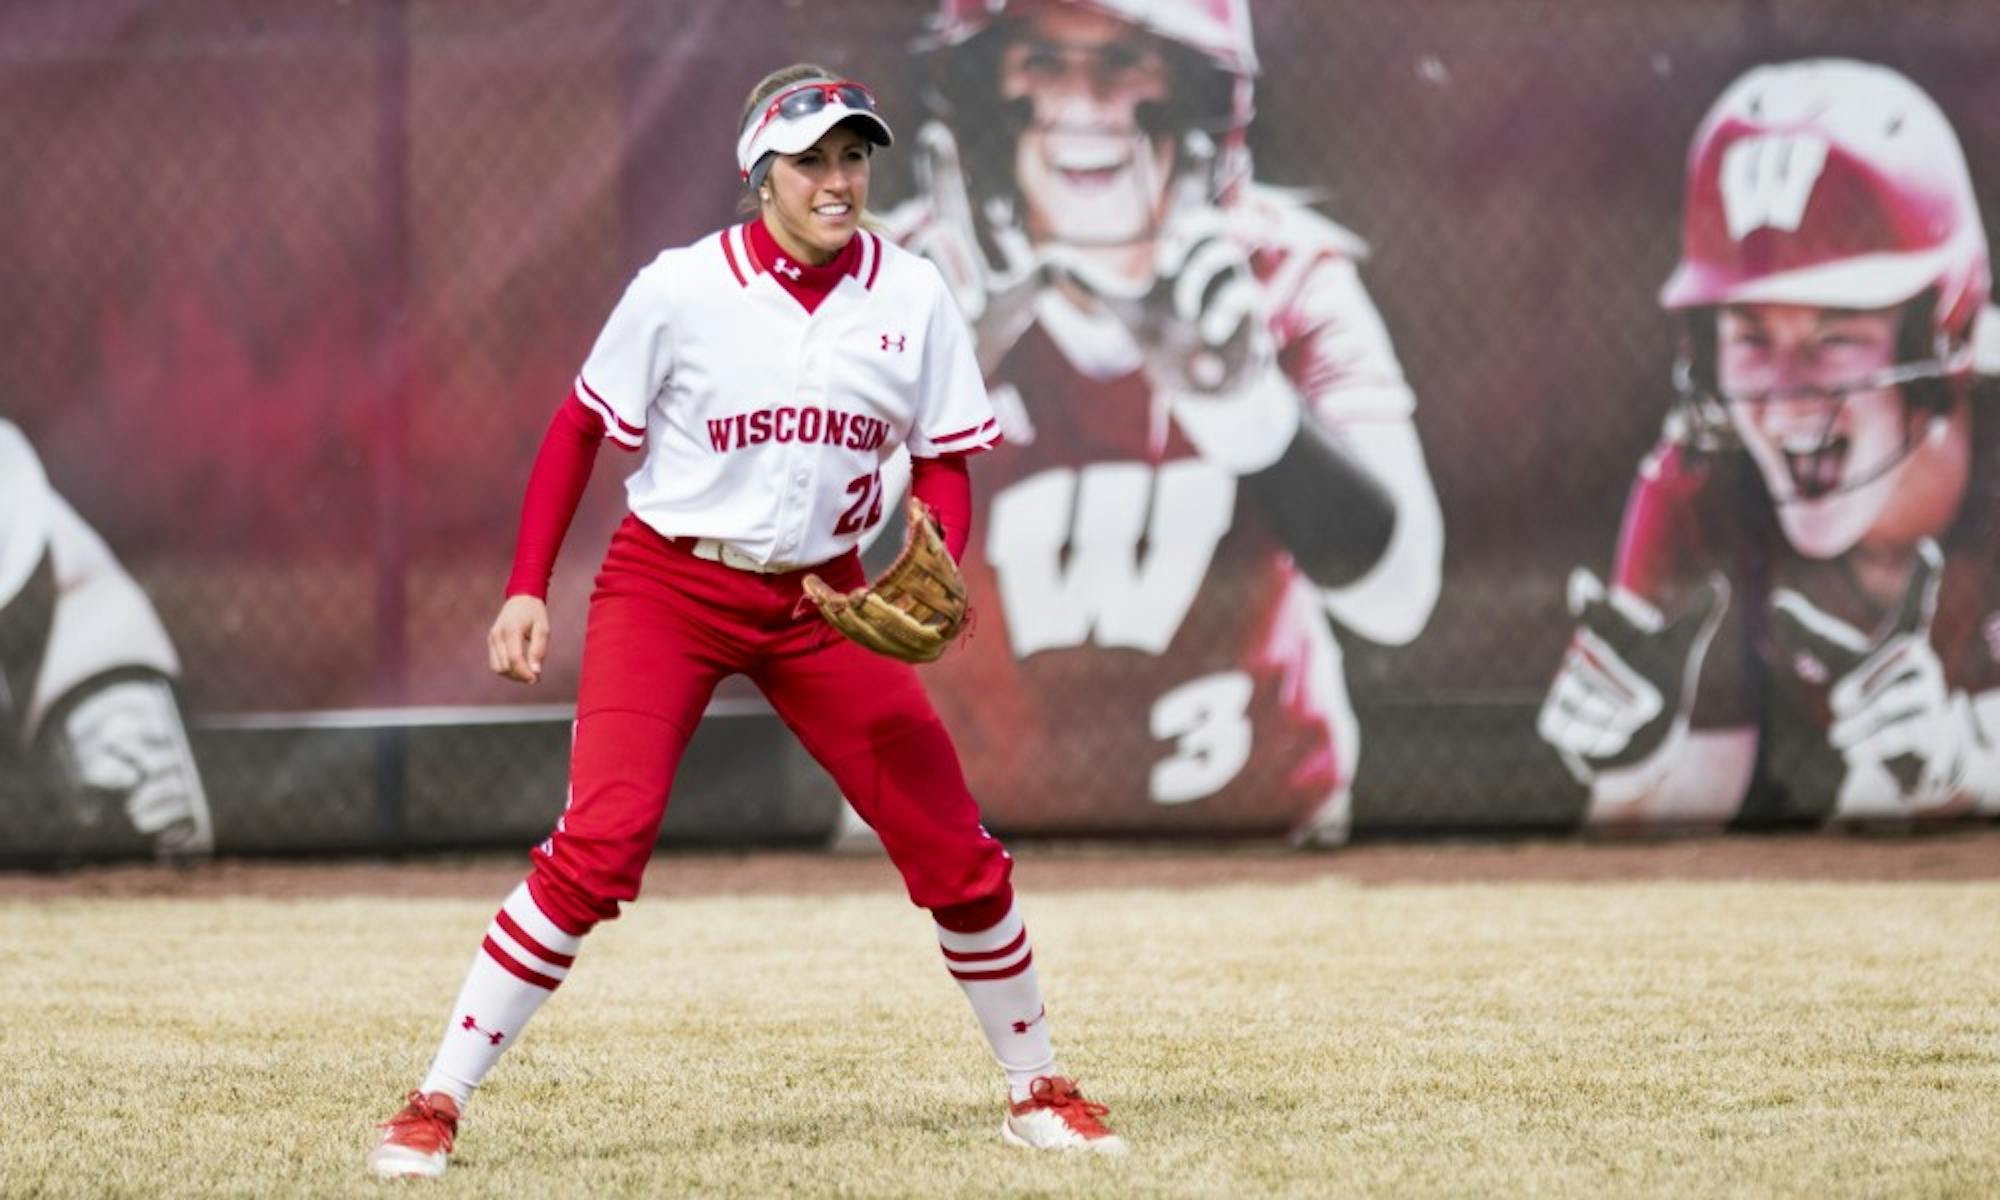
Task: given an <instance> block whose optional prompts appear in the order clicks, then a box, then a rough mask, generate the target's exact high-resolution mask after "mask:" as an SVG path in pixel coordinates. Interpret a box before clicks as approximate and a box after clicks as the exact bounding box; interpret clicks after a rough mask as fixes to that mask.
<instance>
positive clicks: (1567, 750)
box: [1535, 568, 1729, 784]
mask: <svg viewBox="0 0 2000 1200" xmlns="http://www.w3.org/2000/svg"><path fill="white" fill-rule="evenodd" d="M1728 601H1729V583H1728V581H1727V580H1726V579H1724V578H1723V577H1722V576H1721V575H1713V576H1711V577H1710V578H1709V579H1708V580H1707V581H1706V582H1704V583H1702V584H1701V585H1700V586H1699V587H1697V588H1695V589H1694V590H1693V592H1691V593H1690V594H1689V595H1688V597H1687V599H1686V600H1685V601H1684V602H1683V604H1682V606H1681V608H1680V611H1679V612H1678V613H1676V614H1675V616H1674V617H1673V619H1672V620H1668V619H1667V618H1666V617H1665V616H1664V615H1663V614H1662V613H1661V612H1660V610H1659V609H1657V608H1655V607H1653V606H1652V605H1651V604H1648V603H1647V602H1646V601H1645V600H1643V599H1641V598H1640V597H1638V596H1636V595H1633V594H1632V593H1630V592H1627V591H1625V590H1624V589H1622V588H1617V589H1613V590H1612V591H1610V592H1609V593H1607V592H1606V591H1605V588H1604V585H1603V584H1602V583H1600V582H1599V581H1598V579H1597V576H1595V575H1593V574H1591V573H1590V572H1589V571H1587V570H1584V569H1582V568H1578V569H1577V570H1576V571H1575V572H1574V573H1573V574H1571V576H1570V581H1569V609H1570V613H1571V615H1572V616H1574V617H1576V619H1577V629H1576V634H1575V636H1574V637H1572V638H1571V639H1570V644H1569V649H1568V651H1567V652H1565V653H1564V655H1563V662H1562V667H1561V668H1560V669H1559V670H1558V671H1557V672H1556V678H1555V683H1554V684H1553V685H1552V686H1551V687H1550V688H1549V694H1548V697H1547V699H1545V700H1544V701H1543V702H1542V710H1541V713H1540V715H1539V716H1538V718H1537V719H1536V722H1535V729H1536V731H1537V732H1538V733H1540V734H1541V737H1542V740H1543V741H1546V742H1547V743H1549V745H1551V746H1553V747H1555V749H1556V752H1557V753H1558V754H1560V755H1561V756H1562V760H1563V763H1564V765H1565V766H1567V767H1568V768H1569V770H1570V773H1571V774H1572V775H1574V776H1575V777H1576V779H1577V781H1578V782H1579V783H1586V784H1587V783H1589V782H1591V781H1592V780H1594V779H1596V778H1597V777H1598V776H1599V775H1601V774H1603V773H1605V772H1608V771H1619V770H1626V769H1630V768H1634V767H1637V766H1639V765H1640V764H1642V763H1645V762H1646V761H1648V760H1649V759H1653V758H1654V756H1655V755H1657V754H1659V753H1660V751H1661V750H1662V749H1663V748H1665V747H1666V746H1667V745H1668V744H1669V742H1671V741H1674V740H1676V739H1679V738H1681V737H1683V736H1685V735H1686V733H1687V727H1688V714H1689V712H1690V711H1691V710H1692V709H1693V706H1694V692H1695V681H1696V680H1697V679H1698V678H1699V677H1700V675H1701V663H1702V659H1703V658H1704V657H1705V656H1706V655H1707V653H1708V644H1709V641H1710V640H1711V639H1712V638H1713V637H1714V636H1715V629H1716V626H1717V625H1719V624H1721V622H1722V613H1723V610H1724V609H1725V608H1727V607H1728Z"/></svg>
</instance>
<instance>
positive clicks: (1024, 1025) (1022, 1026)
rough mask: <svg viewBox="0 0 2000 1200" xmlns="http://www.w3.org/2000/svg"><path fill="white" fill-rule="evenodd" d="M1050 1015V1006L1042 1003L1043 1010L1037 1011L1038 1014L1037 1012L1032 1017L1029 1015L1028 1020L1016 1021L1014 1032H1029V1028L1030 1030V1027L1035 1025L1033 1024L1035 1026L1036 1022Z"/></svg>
mask: <svg viewBox="0 0 2000 1200" xmlns="http://www.w3.org/2000/svg"><path fill="white" fill-rule="evenodd" d="M1048 1015H1049V1006H1048V1005H1046V1004H1044V1005H1042V1008H1041V1011H1040V1012H1037V1013H1036V1014H1035V1015H1034V1016H1032V1017H1029V1018H1028V1019H1027V1020H1025V1021H1016V1022H1014V1032H1015V1033H1026V1032H1028V1030H1029V1029H1030V1028H1032V1027H1033V1026H1034V1025H1035V1024H1037V1023H1038V1022H1040V1021H1041V1019H1042V1018H1043V1017H1046V1016H1048Z"/></svg>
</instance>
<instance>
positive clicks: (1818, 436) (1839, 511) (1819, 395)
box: [1716, 304, 1914, 558]
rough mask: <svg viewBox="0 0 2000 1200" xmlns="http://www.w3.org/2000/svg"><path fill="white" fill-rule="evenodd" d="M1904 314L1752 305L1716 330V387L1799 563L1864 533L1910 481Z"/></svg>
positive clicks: (1735, 309) (1833, 551) (1722, 317)
mask: <svg viewBox="0 0 2000 1200" xmlns="http://www.w3.org/2000/svg"><path fill="white" fill-rule="evenodd" d="M1900 320H1901V316H1900V312H1899V311H1898V310H1895V309H1871V310H1866V311H1856V310H1851V309H1834V308H1819V307H1815V306H1810V305H1795V304H1744V305H1733V306H1731V307H1728V308H1725V309H1723V310H1722V312H1721V313H1720V314H1719V316H1718V320H1717V327H1716V381H1717V383H1719V384H1720V385H1721V390H1722V393H1723V394H1724V395H1725V396H1727V397H1728V398H1729V411H1730V415H1731V418H1732V420H1733V421H1734V423H1735V425H1736V428H1737V431H1738V433H1739V434H1740V435H1741V436H1742V439H1743V443H1744V445H1745V446H1746V447H1747V448H1748V449H1749V451H1750V455H1751V457H1752V458H1753V459H1755V460H1756V463H1757V466H1758V469H1759V470H1760V471H1761V472H1762V473H1763V476H1764V482H1765V485H1766V487H1768V488H1769V489H1770V492H1771V494H1772V496H1773V497H1775V498H1776V499H1777V500H1778V519H1779V522H1780V524H1781V525H1783V527H1784V530H1785V534H1786V536H1787V537H1788V538H1789V539H1790V540H1791V542H1792V545H1793V547H1794V548H1795V549H1797V550H1798V551H1799V553H1801V554H1804V555H1806V556H1807V557H1809V558H1831V557H1833V556H1835V555H1837V554H1841V553H1844V552H1845V551H1846V550H1847V549H1849V548H1850V547H1852V546H1853V545H1854V544H1855V543H1856V542H1857V541H1859V540H1861V538H1862V537H1863V536H1864V535H1866V534H1867V533H1868V532H1869V531H1870V529H1871V528H1872V527H1873V526H1874V525H1875V523H1876V521H1877V518H1878V517H1880V516H1881V515H1882V513H1883V510H1884V508H1885V507H1886V506H1887V504H1888V502H1889V501H1890V499H1891V498H1892V497H1893V496H1894V494H1895V492H1896V490H1897V488H1898V487H1899V486H1900V484H1901V483H1902V476H1903V474H1904V467H1905V466H1906V465H1907V460H1906V458H1905V456H1906V454H1907V452H1908V449H1909V446H1910V440H1909V439H1910V436H1911V433H1912V430H1911V428H1910V422H1911V421H1912V420H1913V419H1914V418H1913V417H1912V415H1911V414H1910V413H1909V411H1908V406H1907V405H1906V404H1905V403H1904V402H1903V397H1902V395H1901V393H1900V391H1899V390H1898V389H1897V388H1896V387H1894V386H1889V387H1881V386H1875V387H1869V386H1866V384H1867V382H1868V381H1869V380H1871V379H1874V378H1878V377H1879V376H1880V375H1881V374H1882V373H1883V372H1884V371H1887V370H1888V369H1889V368H1890V367H1892V366H1894V365H1895V363H1896V341H1897V337H1896V334H1897V328H1898V325H1899V323H1900Z"/></svg>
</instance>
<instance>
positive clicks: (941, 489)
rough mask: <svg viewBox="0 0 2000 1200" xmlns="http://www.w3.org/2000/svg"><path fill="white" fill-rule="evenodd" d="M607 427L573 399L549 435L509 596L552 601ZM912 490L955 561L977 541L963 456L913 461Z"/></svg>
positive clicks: (529, 497) (532, 485) (533, 478)
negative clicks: (561, 557) (552, 585)
mask: <svg viewBox="0 0 2000 1200" xmlns="http://www.w3.org/2000/svg"><path fill="white" fill-rule="evenodd" d="M603 440H604V427H603V425H602V424H601V423H600V421H599V420H598V417H597V415H596V414H595V413H593V412H591V411H590V410H589V409H587V408H585V407H584V406H583V404H582V403H581V402H580V401H578V400H577V398H576V397H575V396H574V395H572V396H570V397H569V398H568V399H566V400H564V401H563V402H562V404H561V405H560V406H559V407H558V408H557V409H556V413H555V416H554V417H553V418H551V419H550V421H549V429H548V432H547V433H545V434H543V435H542V448H541V449H540V450H539V451H538V452H536V454H535V466H534V469H533V470H532V471H530V472H529V474H528V490H527V494H526V495H525V496H524V497H523V498H522V500H521V528H520V533H519V535H518V537H516V539H515V542H514V569H513V571H512V572H511V573H510V574H509V575H508V576H507V595H509V596H522V595H527V596H535V597H537V598H541V599H547V598H548V594H549V577H550V575H551V574H552V573H553V572H554V571H555V565H556V554H557V553H558V552H559V551H561V549H562V543H563V537H564V536H565V535H566V534H568V533H569V525H570V522H571V521H573V520H574V519H575V518H576V509H577V505H579V504H580V503H582V501H583V492H584V488H585V487H587V486H588V485H589V483H590V472H591V468H592V467H594V466H595V465H596V464H597V447H598V445H599V444H600V443H601V442H603ZM910 491H911V493H912V494H914V495H915V496H916V497H917V499H919V500H922V501H923V502H924V503H925V504H926V505H928V506H929V507H930V510H931V512H932V513H933V514H934V515H935V516H936V517H937V521H938V524H939V525H940V526H942V527H943V528H944V544H945V548H946V549H947V550H950V551H951V556H952V557H953V558H954V559H956V558H959V557H961V556H963V555H964V553H965V547H966V543H967V542H969V541H970V540H971V537H972V477H971V475H970V474H968V473H967V471H966V469H965V459H964V458H963V457H962V456H956V455H955V456H953V457H950V458H919V459H913V460H912V461H911V465H910Z"/></svg>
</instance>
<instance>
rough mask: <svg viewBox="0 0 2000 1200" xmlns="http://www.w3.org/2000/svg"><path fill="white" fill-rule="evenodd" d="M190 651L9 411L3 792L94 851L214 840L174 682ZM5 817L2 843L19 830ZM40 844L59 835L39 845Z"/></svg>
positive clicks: (162, 849)
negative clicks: (54, 812) (58, 485)
mask: <svg viewBox="0 0 2000 1200" xmlns="http://www.w3.org/2000/svg"><path fill="white" fill-rule="evenodd" d="M179 675H180V659H179V657H178V656H177V655H176V654H175V653H174V647H173V643H172V642H171V641H169V640H168V638H167V631H166V629H165V628H164V627H163V626H162V625H161V624H160V618H159V616H158V614H156V613H155V612H154V611H153V606H152V603H151V602H150V601H149V600H147V598H146V595H145V593H144V592H142V591H141V590H140V589H139V585H138V584H137V583H135V582H133V580H132V577H131V576H130V575H129V574H127V573H126V571H125V569H124V567H122V566H120V565H119V563H118V560H117V559H116V558H115V557H114V556H113V555H112V553H111V550H110V548H109V547H108V546H106V545H105V543H104V539H103V538H101V537H99V536H98V535H97V532H96V531H95V530H93V529H92V528H91V527H90V526H89V525H88V524H86V523H85V522H84V520H83V518H82V517H80V516H78V515H77V512H76V510H75V509H74V508H72V507H71V506H70V504H69V502H68V501H66V500H64V499H63V497H62V496H61V495H60V494H58V493H57V492H56V491H55V489H54V488H53V487H51V486H50V484H49V480H48V475H47V473H46V472H45V471H44V469H43V467H42V461H41V459H40V457H39V456H38V455H36V453H35V450H34V447H33V446H32V445H30V444H29V442H28V439H27V437H26V436H25V435H23V434H22V432H21V430H20V429H19V428H18V427H17V426H15V425H14V424H13V423H12V422H9V421H4V420H0V800H4V802H5V805H6V807H7V808H10V809H16V810H21V809H22V806H33V807H37V808H39V806H44V805H54V806H56V807H57V808H58V809H59V810H60V813H61V816H60V819H59V820H57V821H54V822H50V821H47V820H45V819H43V818H44V817H45V816H46V814H45V813H42V812H39V811H38V812H35V813H34V814H33V815H25V814H24V815H23V816H22V817H21V818H20V823H21V825H25V826H29V827H32V828H35V829H38V830H40V829H50V830H52V831H54V832H52V836H55V837H58V838H61V839H62V840H63V841H64V842H65V844H66V846H67V845H69V844H74V845H75V846H79V847H83V848H86V849H87V850H88V851H90V852H93V853H101V852H118V851H121V850H127V849H128V848H129V849H142V848H143V849H149V850H151V851H152V852H153V853H155V854H157V855H159V856H160V857H163V858H184V857H188V856H192V855H199V854H205V853H207V852H208V851H209V850H211V849H212V848H213V847H214V841H215V839H214V832H213V830H212V828H211V825H210V821H209V811H208V797H207V794H206V793H205V792H204V791H203V789H202V782H201V773H200V771H199V770H198V769H197V768H196V766H195V761H194V755H193V752H192V751H191V750H190V749H189V747H188V737H187V729H186V727H185V725H184V724H183V722H182V717H181V710H180V704H179V701H178V699H177V698H176V696H175V693H174V680H175V679H177V678H178V677H179ZM13 823H14V822H12V821H10V820H8V819H7V818H5V817H0V849H6V850H11V849H16V848H21V847H16V846H14V845H11V844H9V843H10V841H11V839H10V838H9V834H8V830H7V825H9V824H13ZM33 849H35V850H36V851H37V852H38V853H40V852H46V851H47V850H48V847H46V846H37V847H34V848H33Z"/></svg>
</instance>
